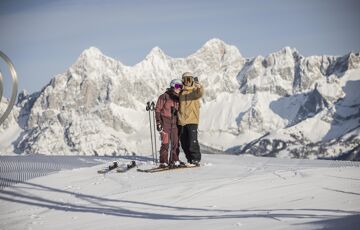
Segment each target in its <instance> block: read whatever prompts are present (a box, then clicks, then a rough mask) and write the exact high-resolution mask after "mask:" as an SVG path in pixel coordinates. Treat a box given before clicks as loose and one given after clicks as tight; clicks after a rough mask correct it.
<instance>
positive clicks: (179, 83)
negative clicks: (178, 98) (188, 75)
mask: <svg viewBox="0 0 360 230" xmlns="http://www.w3.org/2000/svg"><path fill="white" fill-rule="evenodd" d="M182 86H183V83H182V81H181V80H180V79H173V80H171V82H170V88H176V89H181V88H182Z"/></svg>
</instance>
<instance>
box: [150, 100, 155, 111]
mask: <svg viewBox="0 0 360 230" xmlns="http://www.w3.org/2000/svg"><path fill="white" fill-rule="evenodd" d="M151 110H152V111H154V110H155V102H153V101H152V102H151Z"/></svg>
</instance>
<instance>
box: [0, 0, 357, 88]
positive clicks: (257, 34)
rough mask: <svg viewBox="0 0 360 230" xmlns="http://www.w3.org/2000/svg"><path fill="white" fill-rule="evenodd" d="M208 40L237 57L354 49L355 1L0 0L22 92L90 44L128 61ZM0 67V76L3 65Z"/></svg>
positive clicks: (3, 33)
mask: <svg viewBox="0 0 360 230" xmlns="http://www.w3.org/2000/svg"><path fill="white" fill-rule="evenodd" d="M211 38H220V39H222V40H223V41H225V42H226V43H228V44H232V45H235V46H237V47H238V49H239V50H240V53H241V54H242V55H243V56H244V57H254V56H257V55H263V56H266V55H268V54H269V53H271V52H275V51H277V50H279V49H281V48H283V47H285V46H290V47H294V48H296V49H297V50H299V52H300V53H301V54H302V55H304V56H309V55H322V54H329V55H344V54H346V53H348V52H350V51H352V52H359V51H360V1H359V0H337V1H336V0H302V1H299V0H262V1H260V0H249V1H241V0H217V1H211V0H181V1H175V0H174V1H170V0H129V1H121V0H23V1H21V0H0V50H1V51H3V52H5V53H6V54H7V55H8V56H9V57H10V58H11V59H12V61H13V63H14V65H15V67H16V69H17V72H18V75H19V81H20V86H19V89H20V90H21V89H27V90H28V91H29V92H35V91H39V90H41V88H42V87H43V86H45V85H46V84H47V83H48V82H49V81H50V79H51V78H53V77H54V76H55V75H56V74H60V73H63V72H64V71H65V70H66V69H67V68H68V67H69V66H70V65H71V64H72V63H73V62H74V61H75V60H76V59H77V57H78V56H79V55H80V53H81V52H82V51H83V50H84V49H86V48H88V47H90V46H95V47H98V48H99V49H100V50H102V52H103V53H104V54H105V55H107V56H110V57H113V58H115V59H117V60H119V61H121V62H122V63H123V64H126V65H134V64H136V63H137V62H139V61H141V60H142V59H143V58H144V57H145V56H146V54H147V53H148V52H149V51H150V50H151V49H152V48H153V47H154V46H159V47H160V48H161V49H162V50H163V51H164V52H165V53H166V54H167V55H169V56H171V57H186V56H188V55H190V54H192V53H194V52H195V51H196V50H197V49H199V48H200V47H201V46H202V45H203V44H204V43H205V42H206V41H208V40H209V39H211ZM0 69H1V70H2V71H3V72H5V73H4V74H6V70H4V69H5V66H4V64H3V63H1V64H0ZM5 78H8V79H9V77H8V76H6V77H5ZM7 86H8V83H6V85H5V90H7V91H9V90H10V89H9V87H7Z"/></svg>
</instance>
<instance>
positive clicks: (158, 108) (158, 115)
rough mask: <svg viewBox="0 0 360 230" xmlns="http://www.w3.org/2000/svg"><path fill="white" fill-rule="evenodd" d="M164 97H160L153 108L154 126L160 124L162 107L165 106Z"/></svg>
mask: <svg viewBox="0 0 360 230" xmlns="http://www.w3.org/2000/svg"><path fill="white" fill-rule="evenodd" d="M165 102H166V100H165V97H164V95H161V96H160V97H159V98H158V100H157V102H156V107H155V120H156V125H158V124H161V123H162V119H161V110H162V109H163V107H164V105H165Z"/></svg>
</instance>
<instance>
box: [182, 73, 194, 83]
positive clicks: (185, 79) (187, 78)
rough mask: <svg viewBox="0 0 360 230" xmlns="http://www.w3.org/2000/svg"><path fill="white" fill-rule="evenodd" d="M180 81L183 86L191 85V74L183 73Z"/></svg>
mask: <svg viewBox="0 0 360 230" xmlns="http://www.w3.org/2000/svg"><path fill="white" fill-rule="evenodd" d="M182 81H183V83H184V84H189V85H191V84H192V83H193V74H192V73H190V72H185V73H183V75H182Z"/></svg>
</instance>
